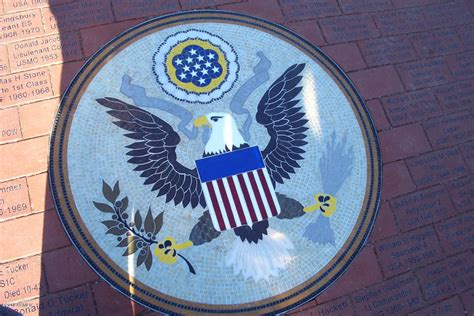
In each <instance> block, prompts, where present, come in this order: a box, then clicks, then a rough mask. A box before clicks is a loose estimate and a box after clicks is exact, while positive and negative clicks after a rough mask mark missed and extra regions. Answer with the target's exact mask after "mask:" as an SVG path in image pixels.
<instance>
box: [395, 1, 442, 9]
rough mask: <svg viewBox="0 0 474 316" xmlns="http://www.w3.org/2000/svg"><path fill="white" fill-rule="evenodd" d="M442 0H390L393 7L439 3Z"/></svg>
mask: <svg viewBox="0 0 474 316" xmlns="http://www.w3.org/2000/svg"><path fill="white" fill-rule="evenodd" d="M441 1H444V0H410V1H407V0H392V3H393V6H394V7H395V8H407V7H418V6H422V5H427V4H435V3H440V2H441Z"/></svg>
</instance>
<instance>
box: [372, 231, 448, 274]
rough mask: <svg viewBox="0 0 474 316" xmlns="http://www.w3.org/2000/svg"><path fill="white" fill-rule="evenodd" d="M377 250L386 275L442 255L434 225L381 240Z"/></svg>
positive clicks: (422, 263)
mask: <svg viewBox="0 0 474 316" xmlns="http://www.w3.org/2000/svg"><path fill="white" fill-rule="evenodd" d="M376 250H377V253H378V257H379V260H380V263H381V265H382V270H383V272H384V274H385V275H386V276H393V275H396V274H399V273H402V272H405V271H408V270H411V269H413V268H416V267H419V266H422V265H425V264H427V263H429V262H433V261H434V260H436V259H439V258H440V257H441V255H442V254H441V250H440V248H439V244H438V239H437V237H436V232H435V231H434V229H433V228H432V227H426V228H421V229H418V230H416V231H412V232H409V233H405V234H402V235H397V236H394V237H391V238H388V239H384V240H382V241H379V242H377V244H376Z"/></svg>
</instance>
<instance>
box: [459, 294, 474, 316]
mask: <svg viewBox="0 0 474 316" xmlns="http://www.w3.org/2000/svg"><path fill="white" fill-rule="evenodd" d="M460 296H461V300H462V301H463V303H464V307H466V311H467V315H473V314H474V289H472V290H469V291H467V292H465V293H462V294H461V295H460Z"/></svg>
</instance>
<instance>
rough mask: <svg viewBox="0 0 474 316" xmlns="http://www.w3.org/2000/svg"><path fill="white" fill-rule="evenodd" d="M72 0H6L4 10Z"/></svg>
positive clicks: (43, 5) (8, 10)
mask: <svg viewBox="0 0 474 316" xmlns="http://www.w3.org/2000/svg"><path fill="white" fill-rule="evenodd" d="M72 1H74V0H8V1H6V2H5V12H15V11H23V10H29V9H33V8H40V7H47V6H52V5H58V4H63V3H68V2H72Z"/></svg>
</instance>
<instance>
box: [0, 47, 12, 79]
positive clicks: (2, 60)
mask: <svg viewBox="0 0 474 316" xmlns="http://www.w3.org/2000/svg"><path fill="white" fill-rule="evenodd" d="M8 73H10V65H9V63H8V51H7V47H6V46H4V45H1V46H0V75H5V74H8Z"/></svg>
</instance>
